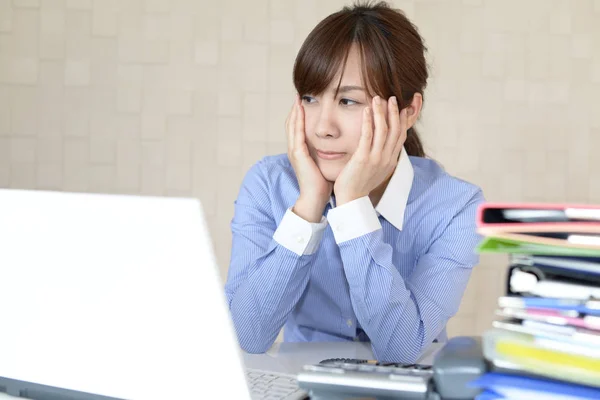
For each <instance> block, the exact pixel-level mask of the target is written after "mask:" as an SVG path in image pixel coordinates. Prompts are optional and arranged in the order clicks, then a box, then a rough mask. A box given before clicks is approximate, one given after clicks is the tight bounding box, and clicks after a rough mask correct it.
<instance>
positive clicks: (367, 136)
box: [356, 107, 373, 158]
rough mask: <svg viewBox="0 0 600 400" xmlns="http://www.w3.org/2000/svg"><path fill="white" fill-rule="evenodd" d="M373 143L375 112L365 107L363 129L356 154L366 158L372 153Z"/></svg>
mask: <svg viewBox="0 0 600 400" xmlns="http://www.w3.org/2000/svg"><path fill="white" fill-rule="evenodd" d="M372 142H373V111H372V110H371V108H370V107H365V109H364V110H363V119H362V128H361V131H360V140H359V142H358V148H357V149H356V152H357V153H358V154H360V155H361V156H363V157H364V158H366V157H368V156H369V153H370V152H371V144H372Z"/></svg>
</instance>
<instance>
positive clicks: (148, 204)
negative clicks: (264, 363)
mask: <svg viewBox="0 0 600 400" xmlns="http://www.w3.org/2000/svg"><path fill="white" fill-rule="evenodd" d="M0 246H1V247H0V392H5V393H8V394H9V395H16V396H19V395H21V396H23V397H31V398H40V399H41V398H55V399H60V398H64V397H67V398H69V399H98V400H99V399H111V398H118V399H161V400H164V399H184V398H185V399H193V398H222V399H247V398H250V394H249V392H248V388H247V384H246V379H245V376H244V375H245V374H244V369H243V366H242V362H241V358H240V350H239V346H238V344H237V340H236V339H235V336H234V331H233V327H232V324H231V321H230V319H229V314H228V310H227V307H226V304H225V300H224V295H223V292H222V286H221V282H220V279H219V275H218V270H217V267H216V262H215V258H214V253H213V250H212V245H211V241H210V239H209V234H208V230H207V227H206V224H205V221H204V218H203V214H202V210H201V206H200V203H199V202H198V201H196V200H192V199H175V198H151V197H134V196H117V195H93V194H73V193H58V192H40V191H20V190H0ZM63 395H64V397H63Z"/></svg>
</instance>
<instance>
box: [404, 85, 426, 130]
mask: <svg viewBox="0 0 600 400" xmlns="http://www.w3.org/2000/svg"><path fill="white" fill-rule="evenodd" d="M422 107H423V96H422V95H421V93H415V94H414V96H413V99H412V101H411V102H410V104H409V105H408V106H407V107H406V110H407V111H408V127H407V129H410V128H412V127H413V125H414V124H416V123H417V120H418V119H419V115H420V114H421V108H422Z"/></svg>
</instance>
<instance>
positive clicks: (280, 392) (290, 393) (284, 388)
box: [246, 368, 307, 400]
mask: <svg viewBox="0 0 600 400" xmlns="http://www.w3.org/2000/svg"><path fill="white" fill-rule="evenodd" d="M246 378H247V379H248V385H249V386H250V394H251V397H252V400H300V399H304V398H306V396H307V394H306V392H304V391H302V390H300V389H299V388H298V381H297V380H296V375H292V374H282V373H278V372H272V371H262V370H258V369H251V368H246Z"/></svg>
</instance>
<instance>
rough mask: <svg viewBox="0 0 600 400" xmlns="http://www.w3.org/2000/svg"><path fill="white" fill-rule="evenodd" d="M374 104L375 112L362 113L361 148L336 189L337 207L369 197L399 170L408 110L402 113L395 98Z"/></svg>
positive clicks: (373, 109)
mask: <svg viewBox="0 0 600 400" xmlns="http://www.w3.org/2000/svg"><path fill="white" fill-rule="evenodd" d="M372 103H373V104H372V106H373V107H372V110H371V109H370V108H369V107H366V108H365V110H364V111H363V123H362V130H361V137H360V141H359V143H358V148H357V149H356V152H355V153H354V154H353V155H352V157H351V158H350V161H348V164H346V166H345V167H344V169H343V170H342V172H340V175H339V176H338V178H337V179H336V181H335V185H334V187H333V191H334V193H335V199H336V204H337V205H338V206H340V205H342V204H345V203H348V202H350V201H353V200H356V199H358V198H361V197H364V196H368V195H369V194H370V193H371V191H373V190H374V189H375V188H377V187H378V186H379V185H381V184H382V183H383V181H385V180H386V179H387V178H388V177H389V176H390V175H391V174H392V173H393V171H394V169H395V168H396V165H397V163H398V156H399V154H400V152H401V151H402V146H403V145H404V141H405V140H406V131H407V130H408V118H407V109H406V108H405V109H403V110H402V112H400V111H399V109H398V102H397V100H396V98H395V97H390V100H389V101H385V100H383V99H381V98H380V97H379V96H375V97H374V98H373V102H372ZM386 107H387V111H388V112H387V115H388V121H386V115H385V109H386ZM373 122H374V123H373Z"/></svg>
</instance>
